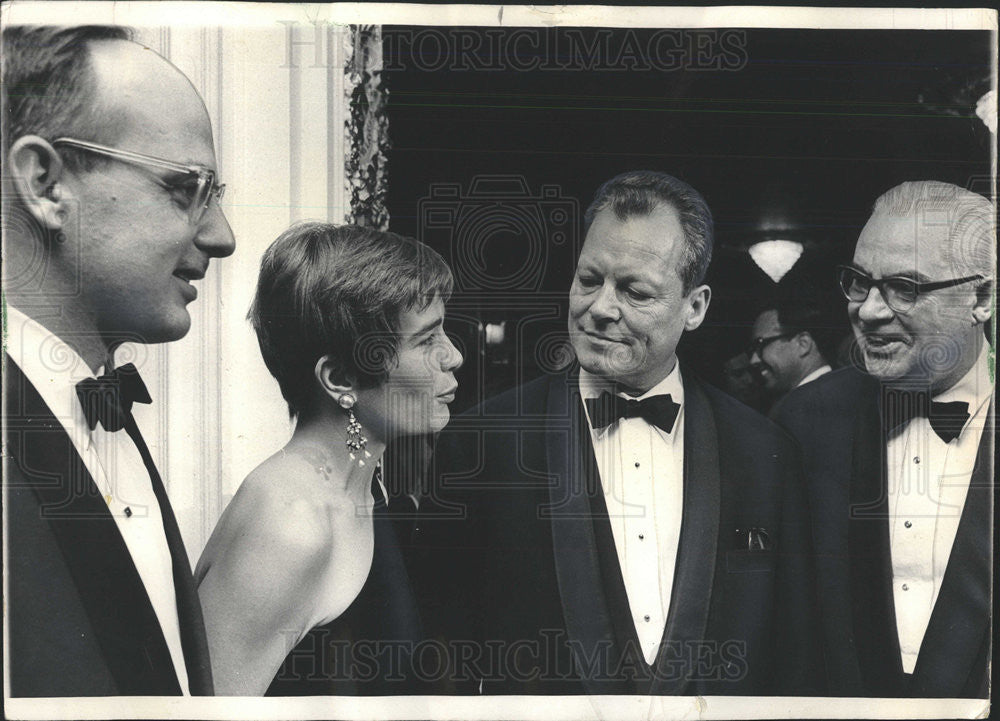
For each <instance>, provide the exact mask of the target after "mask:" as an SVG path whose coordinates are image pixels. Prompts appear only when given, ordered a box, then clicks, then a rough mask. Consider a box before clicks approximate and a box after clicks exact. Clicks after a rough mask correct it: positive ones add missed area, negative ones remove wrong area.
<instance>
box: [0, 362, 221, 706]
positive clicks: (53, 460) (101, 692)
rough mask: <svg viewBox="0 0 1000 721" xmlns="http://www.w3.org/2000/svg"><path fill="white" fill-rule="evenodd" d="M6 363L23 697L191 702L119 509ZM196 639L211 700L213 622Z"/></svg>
mask: <svg viewBox="0 0 1000 721" xmlns="http://www.w3.org/2000/svg"><path fill="white" fill-rule="evenodd" d="M6 362H7V366H6V378H5V384H6V388H5V391H6V392H5V398H4V409H5V412H6V414H5V419H4V424H3V428H4V435H5V438H6V443H7V452H8V455H7V456H6V457H5V458H4V470H5V485H4V503H5V504H6V513H7V536H6V541H7V549H6V552H7V564H8V565H7V574H8V577H7V579H8V589H7V590H8V592H9V595H8V596H7V612H8V616H7V618H6V619H5V621H6V622H7V623H8V625H9V634H10V636H9V639H10V646H9V649H10V653H9V660H10V666H9V673H10V684H11V685H10V691H11V695H12V696H30V697H44V696H119V695H121V696H146V695H156V696H160V695H176V694H180V693H181V689H180V684H179V682H178V679H177V674H176V671H175V670H174V666H173V663H172V662H171V658H170V653H169V651H168V649H167V644H166V641H165V640H164V636H163V631H162V630H161V628H160V624H159V621H158V620H157V618H156V614H155V613H154V611H153V607H152V604H151V603H150V600H149V596H148V595H147V593H146V589H145V587H144V586H143V583H142V580H141V578H140V576H139V573H138V571H137V570H136V568H135V564H134V563H133V562H132V558H131V556H130V555H129V552H128V549H127V547H126V545H125V542H124V540H123V539H122V537H121V534H120V533H119V532H118V528H117V526H116V524H115V520H114V518H113V517H112V516H111V513H110V512H109V510H108V507H107V504H106V503H105V501H104V499H103V498H102V497H101V495H100V493H99V491H98V489H97V486H96V484H95V483H94V481H93V479H92V478H91V475H90V472H89V471H88V470H87V467H86V465H85V464H84V462H83V460H82V459H81V458H80V456H79V454H78V453H77V452H76V449H75V448H74V446H73V443H72V441H71V440H70V438H69V436H68V435H67V433H66V431H65V430H64V429H63V427H62V425H60V423H59V421H58V420H57V419H56V418H55V417H54V416H53V415H52V412H51V411H50V410H49V408H48V407H47V406H46V405H45V403H44V401H43V400H42V398H41V397H40V396H39V394H38V392H37V391H36V390H35V388H34V387H33V386H32V385H31V383H30V382H29V381H28V380H27V379H26V378H25V376H24V374H23V373H22V372H21V371H20V369H19V368H18V367H17V366H16V365H15V364H14V363H13V361H12V360H11V359H10V358H9V357H8V358H6ZM184 580H185V579H181V581H180V582H184ZM186 580H188V581H190V583H191V589H193V588H194V586H193V579H186ZM194 631H195V634H196V637H197V638H198V639H199V643H197V644H195V647H196V648H197V649H198V651H199V659H198V663H196V664H194V667H193V668H192V667H191V666H192V665H191V664H189V667H188V675H189V679H190V680H191V683H192V687H195V685H196V683H197V682H198V681H200V682H201V684H202V688H204V689H207V690H208V692H209V693H210V692H211V690H210V689H211V668H210V665H209V658H208V643H207V640H206V639H205V629H204V625H203V624H202V625H200V626H198V627H197V628H196V629H194Z"/></svg>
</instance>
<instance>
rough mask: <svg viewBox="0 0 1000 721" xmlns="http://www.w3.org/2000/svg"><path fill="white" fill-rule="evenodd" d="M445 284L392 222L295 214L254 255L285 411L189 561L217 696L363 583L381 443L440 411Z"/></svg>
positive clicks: (231, 691)
mask: <svg viewBox="0 0 1000 721" xmlns="http://www.w3.org/2000/svg"><path fill="white" fill-rule="evenodd" d="M451 290H452V275H451V271H450V270H449V269H448V266H447V265H446V264H445V262H444V260H443V259H442V258H441V256H440V255H438V254H437V253H436V252H435V251H433V250H432V249H430V248H428V247H427V246H425V245H423V244H422V243H420V242H418V241H416V240H413V239H411V238H406V237H403V236H400V235H397V234H395V233H387V232H381V231H377V230H372V229H369V228H361V227H355V226H334V225H329V224H326V223H305V224H300V225H296V226H293V227H292V228H290V229H289V230H287V231H285V232H284V233H283V234H282V235H281V236H280V237H279V238H278V239H277V240H276V241H275V242H274V243H273V244H272V245H271V247H270V248H269V249H268V250H267V252H266V253H265V255H264V258H263V260H262V261H261V268H260V278H259V281H258V284H257V293H256V296H255V298H254V301H253V305H252V307H251V309H250V313H249V315H248V318H249V320H250V321H251V323H252V325H253V327H254V330H255V331H256V332H257V338H258V342H259V344H260V349H261V353H262V354H263V356H264V362H265V363H266V364H267V368H268V370H270V371H271V374H272V375H273V376H274V377H275V378H276V379H277V381H278V385H279V386H280V388H281V393H282V395H283V396H284V398H285V401H286V402H287V403H288V409H289V413H290V414H291V416H292V417H293V418H294V419H295V421H296V422H295V430H294V432H293V434H292V438H291V440H290V441H289V442H288V443H287V445H285V447H284V448H282V449H280V450H279V451H278V452H277V453H275V454H274V455H272V456H271V457H270V458H268V459H267V460H265V461H264V462H263V463H261V464H260V465H259V466H258V467H257V468H256V469H254V471H253V472H251V473H250V475H249V476H247V478H246V479H245V480H244V481H243V484H242V485H241V486H240V488H239V490H238V491H237V493H236V495H235V497H234V498H233V500H232V502H231V503H230V504H229V506H228V507H227V508H226V510H225V512H224V513H223V515H222V518H221V519H220V520H219V523H218V525H217V526H216V528H215V531H214V532H213V534H212V537H211V539H209V542H208V545H207V546H206V547H205V551H204V553H203V554H202V557H201V560H200V561H199V562H198V567H197V569H196V571H195V578H196V580H197V582H198V584H199V589H198V591H199V595H200V597H201V603H202V607H203V610H204V614H205V625H206V628H207V631H208V641H209V650H210V653H211V658H212V669H213V674H214V677H215V689H216V693H217V694H219V695H262V694H263V693H264V691H265V690H266V689H267V687H268V685H269V684H270V683H271V680H272V679H273V678H274V676H275V674H276V673H277V671H278V670H279V668H280V667H281V665H282V662H283V661H284V660H285V657H286V655H287V654H288V650H289V649H291V648H293V647H294V646H295V645H296V644H297V643H298V642H299V641H300V640H301V639H302V638H303V637H304V636H305V635H306V634H307V633H308V632H309V631H310V630H311V629H313V628H315V627H317V626H321V625H324V624H327V623H329V622H331V621H332V620H333V619H335V618H337V616H339V615H340V614H341V613H343V612H344V610H345V609H346V608H347V607H348V606H349V605H350V604H351V602H352V601H353V600H354V598H355V597H356V596H357V595H358V593H359V592H360V591H361V588H362V586H363V584H364V582H365V579H366V577H367V575H368V571H369V567H370V566H371V561H372V550H373V532H372V507H373V500H374V497H373V495H372V494H373V487H377V486H378V485H380V477H379V476H380V470H381V469H380V463H379V461H380V458H381V455H382V452H383V451H384V450H385V446H386V443H387V442H388V441H390V440H391V439H393V438H397V437H400V436H405V435H418V434H427V433H432V432H436V431H439V430H441V429H442V428H444V426H445V425H446V424H447V423H448V420H449V417H450V416H449V411H448V404H449V403H450V402H451V401H452V400H454V396H455V389H456V387H457V386H456V382H455V376H454V371H455V370H456V369H457V368H458V367H459V366H460V365H461V363H462V356H461V354H460V353H459V352H458V350H457V349H456V348H455V346H454V345H453V344H452V343H451V341H450V340H449V339H448V337H447V335H445V333H444V328H443V322H444V305H445V302H446V301H447V300H448V298H449V296H450V295H451ZM373 481H374V486H373Z"/></svg>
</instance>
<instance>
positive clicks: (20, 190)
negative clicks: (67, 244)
mask: <svg viewBox="0 0 1000 721" xmlns="http://www.w3.org/2000/svg"><path fill="white" fill-rule="evenodd" d="M7 161H8V163H7V168H8V170H7V173H8V175H9V176H10V179H11V183H12V184H13V187H14V192H15V193H16V194H17V196H18V198H20V200H21V203H22V205H23V206H24V209H25V210H26V211H27V212H28V213H30V214H31V216H32V217H33V218H34V219H35V221H36V222H37V223H38V224H39V226H41V227H42V228H45V229H47V230H51V231H59V230H62V228H63V225H65V223H66V215H67V211H68V207H69V204H68V199H67V195H68V192H67V191H66V189H65V182H64V179H63V170H64V168H63V161H62V158H61V157H60V156H59V153H57V152H56V150H55V148H53V147H52V145H51V144H50V143H49V141H47V140H45V139H44V138H40V137H39V136H37V135H24V136H22V137H20V138H18V139H17V140H16V141H14V144H13V145H11V146H10V151H9V152H8V154H7Z"/></svg>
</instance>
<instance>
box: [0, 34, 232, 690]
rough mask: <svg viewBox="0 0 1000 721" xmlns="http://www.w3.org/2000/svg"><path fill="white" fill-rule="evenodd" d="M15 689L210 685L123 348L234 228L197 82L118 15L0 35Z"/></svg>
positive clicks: (199, 624)
mask: <svg viewBox="0 0 1000 721" xmlns="http://www.w3.org/2000/svg"><path fill="white" fill-rule="evenodd" d="M3 118H4V122H5V127H4V130H5V134H4V138H3V151H4V178H3V183H4V187H3V198H4V203H3V214H4V239H3V240H4V251H5V258H4V260H5V263H4V279H3V280H4V303H5V308H4V312H5V321H6V323H5V326H6V327H5V330H6V338H5V351H6V357H5V368H4V376H5V377H4V380H5V391H6V392H5V417H4V435H5V438H4V443H5V449H6V450H7V453H6V455H5V457H4V466H5V468H4V471H5V474H4V480H5V485H4V507H5V511H6V529H5V530H6V538H5V547H4V550H5V567H6V571H7V587H6V588H5V594H4V597H5V600H6V602H7V605H6V609H5V610H6V611H7V613H8V615H7V617H6V618H5V624H6V626H7V628H8V631H9V647H8V651H9V655H8V661H9V663H8V664H7V665H6V669H7V671H8V673H9V677H8V678H9V683H10V686H9V689H10V693H11V695H12V696H91V695H102V696H108V695H129V696H133V695H134V696H144V695H176V694H191V695H205V694H211V693H212V676H211V668H210V664H209V659H208V647H207V643H206V640H205V629H204V622H203V620H202V614H201V608H200V605H199V604H198V597H197V593H196V591H195V587H194V583H193V579H192V577H191V568H190V565H189V562H188V559H187V554H186V552H185V549H184V543H183V540H182V539H181V535H180V532H179V529H178V525H177V521H176V519H175V517H174V514H173V511H172V509H171V506H170V501H169V499H168V497H167V495H166V491H165V484H164V483H163V479H162V478H161V477H160V475H159V472H158V470H157V468H156V466H155V464H154V462H153V459H152V456H151V454H150V451H149V449H148V447H147V446H146V443H145V441H144V439H143V436H142V433H141V431H140V429H139V424H138V423H137V421H136V419H135V417H134V416H133V414H132V405H133V403H150V402H156V399H154V398H152V397H151V396H150V394H149V391H148V390H147V389H146V387H145V385H144V384H143V382H142V380H141V379H140V378H139V375H138V371H137V370H136V369H135V367H134V366H132V365H131V364H127V365H124V366H121V367H116V363H115V350H116V349H117V348H118V347H119V346H120V345H121V344H123V343H126V342H128V343H163V342H167V341H173V340H177V339H179V338H181V337H182V336H184V335H185V334H186V333H187V331H188V329H189V328H190V326H191V317H190V315H189V313H188V309H187V306H188V304H190V303H191V302H193V301H194V300H195V299H196V298H197V295H198V291H197V288H196V287H195V283H196V282H197V281H199V280H200V279H202V278H204V277H205V274H206V272H207V271H208V268H209V262H210V260H211V259H212V258H221V257H225V256H228V255H230V254H231V253H232V252H233V250H234V240H233V235H232V232H231V231H230V228H229V224H228V223H227V221H226V218H225V216H224V215H223V213H222V210H221V208H220V207H219V204H218V201H219V199H220V198H221V197H222V192H223V186H222V185H220V184H219V182H218V178H217V171H216V162H215V151H214V147H213V139H212V129H211V124H210V121H209V118H208V114H207V112H206V110H205V106H204V104H203V103H202V100H201V98H200V97H199V95H198V93H197V91H196V90H195V89H194V87H193V86H192V85H191V83H190V81H189V80H188V79H187V78H186V77H185V76H184V75H183V74H181V73H180V71H178V70H177V69H176V68H175V67H173V66H172V65H171V64H170V63H168V62H167V61H166V60H164V59H163V58H162V57H160V56H158V55H156V54H155V53H153V52H151V51H150V50H149V49H148V48H144V47H142V46H140V45H138V44H136V43H134V42H132V41H131V35H130V33H129V32H128V30H126V29H124V28H120V27H99V26H87V27H38V26H36V27H31V26H11V27H7V28H5V29H4V31H3Z"/></svg>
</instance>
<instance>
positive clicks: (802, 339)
mask: <svg viewBox="0 0 1000 721" xmlns="http://www.w3.org/2000/svg"><path fill="white" fill-rule="evenodd" d="M815 344H816V341H814V340H813V337H812V335H811V334H810V333H809V332H808V331H802V332H801V333H799V334H798V335H796V336H795V345H796V347H797V348H798V349H799V356H800V357H802V358H804V357H806V356H807V355H809V353H810V352H811V351H812V349H813V346H814V345H815Z"/></svg>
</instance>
